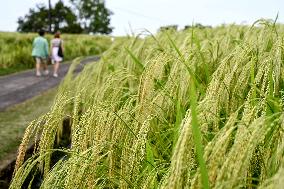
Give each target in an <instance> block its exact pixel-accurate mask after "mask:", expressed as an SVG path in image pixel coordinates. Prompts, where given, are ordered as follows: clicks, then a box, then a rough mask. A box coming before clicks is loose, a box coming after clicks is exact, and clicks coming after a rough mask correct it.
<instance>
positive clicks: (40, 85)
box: [0, 56, 99, 111]
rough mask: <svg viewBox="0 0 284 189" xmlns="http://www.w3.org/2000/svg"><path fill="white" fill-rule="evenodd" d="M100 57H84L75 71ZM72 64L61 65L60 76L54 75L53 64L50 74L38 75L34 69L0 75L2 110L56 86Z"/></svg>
mask: <svg viewBox="0 0 284 189" xmlns="http://www.w3.org/2000/svg"><path fill="white" fill-rule="evenodd" d="M98 59H99V57H96V56H93V57H88V58H85V59H83V60H82V61H81V63H80V64H79V66H78V67H77V68H76V70H75V72H77V73H78V72H80V71H81V70H82V69H83V67H84V65H86V64H88V63H91V62H94V61H97V60H98ZM70 65H71V64H61V65H60V71H59V77H58V78H54V77H52V74H51V72H52V65H50V66H49V71H50V74H49V75H48V76H41V77H36V76H35V70H34V69H33V70H28V71H24V72H20V73H16V74H12V75H8V76H2V77H0V111H3V110H5V109H6V108H7V107H9V106H12V105H15V104H18V103H21V102H24V101H25V100H27V99H29V98H32V97H34V96H36V95H38V94H40V93H41V92H43V91H46V90H48V89H50V88H53V87H55V86H56V85H58V84H59V83H60V81H61V80H62V79H63V78H64V76H65V74H66V73H67V71H68V68H69V66H70Z"/></svg>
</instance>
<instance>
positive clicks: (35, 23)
mask: <svg viewBox="0 0 284 189" xmlns="http://www.w3.org/2000/svg"><path fill="white" fill-rule="evenodd" d="M50 11H51V18H52V20H51V26H52V28H51V29H52V31H53V32H54V31H57V30H61V31H62V32H64V33H81V32H82V31H83V29H82V28H81V26H80V24H79V23H78V21H77V17H76V15H75V14H74V13H73V11H72V10H71V8H70V7H67V6H65V5H64V4H63V2H62V1H59V2H57V3H56V4H55V6H54V8H52V9H51V10H50ZM18 24H19V25H18V28H17V30H18V31H20V32H37V31H38V30H40V29H45V30H46V31H47V30H48V28H49V19H48V9H47V7H46V6H45V5H44V4H38V5H36V9H30V10H29V13H28V14H27V15H25V16H24V17H20V18H19V19H18Z"/></svg>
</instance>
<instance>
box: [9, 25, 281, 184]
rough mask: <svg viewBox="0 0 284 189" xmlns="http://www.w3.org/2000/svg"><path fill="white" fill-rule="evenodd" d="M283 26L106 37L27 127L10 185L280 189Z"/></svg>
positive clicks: (219, 28) (235, 26)
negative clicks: (64, 139) (65, 130)
mask: <svg viewBox="0 0 284 189" xmlns="http://www.w3.org/2000/svg"><path fill="white" fill-rule="evenodd" d="M283 36H284V28H283V26H281V25H276V24H275V23H273V22H269V21H265V20H259V21H258V22H257V23H256V24H255V25H253V26H251V27H250V26H237V25H228V26H220V27H216V28H212V29H211V28H206V29H198V28H190V29H188V30H185V31H164V32H160V33H158V34H156V35H155V36H153V35H149V36H147V37H145V38H141V37H139V36H137V37H129V38H123V39H118V40H115V42H114V43H113V44H112V46H111V47H110V49H108V50H107V51H105V52H104V53H103V55H102V58H101V60H100V61H99V62H98V63H96V64H91V65H88V66H87V67H85V69H84V70H83V71H82V72H81V74H79V75H78V76H77V77H73V75H72V68H71V70H70V71H69V74H68V75H67V76H66V78H65V80H64V82H63V83H62V84H61V86H60V89H59V93H58V94H57V97H56V100H55V101H54V104H53V106H52V108H51V109H50V111H49V112H48V113H47V114H45V115H42V116H41V117H39V118H38V119H36V120H34V121H33V122H31V123H30V125H29V126H28V127H27V129H26V132H25V136H24V138H23V141H22V144H21V145H20V147H19V154H18V158H17V162H16V168H15V173H14V178H13V180H12V183H11V186H10V188H15V189H17V188H20V187H21V186H22V185H23V183H24V182H25V180H26V178H27V177H30V176H31V175H35V174H36V173H37V174H40V175H41V176H42V182H41V183H40V188H145V189H146V188H147V189H148V188H162V189H180V188H192V189H195V188H216V189H217V188H218V189H220V188H224V189H225V188H282V187H283V184H284V159H283V157H284V136H283V135H284V132H283V129H284V112H283V105H284V96H283V87H284V83H283V77H284V75H283V73H284V72H283V69H282V66H283V60H284V51H283V47H284V46H283V45H284V44H283V43H284V41H283ZM75 65H76V63H74V64H73V65H72V66H73V69H74V67H75ZM65 119H69V120H70V127H71V136H70V137H71V144H70V146H69V147H68V148H60V149H56V148H54V144H55V143H57V142H58V141H57V140H58V138H59V136H60V135H61V134H62V122H63V120H65ZM31 141H39V142H37V145H36V149H35V151H34V155H33V156H32V157H31V158H29V159H28V160H27V161H24V158H25V157H24V156H25V151H26V149H27V145H28V143H29V142H31ZM57 151H61V152H64V153H65V156H64V157H63V158H61V159H60V160H59V161H58V162H57V163H56V164H53V163H52V161H51V156H52V154H53V153H54V152H57ZM32 178H33V177H32ZM32 182H33V179H31V182H30V186H32Z"/></svg>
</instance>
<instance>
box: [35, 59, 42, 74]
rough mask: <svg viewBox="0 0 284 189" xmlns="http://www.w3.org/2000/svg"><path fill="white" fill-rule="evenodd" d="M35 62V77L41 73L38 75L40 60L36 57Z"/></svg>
mask: <svg viewBox="0 0 284 189" xmlns="http://www.w3.org/2000/svg"><path fill="white" fill-rule="evenodd" d="M35 60H36V76H41V73H40V63H41V60H40V58H38V57H36V58H35Z"/></svg>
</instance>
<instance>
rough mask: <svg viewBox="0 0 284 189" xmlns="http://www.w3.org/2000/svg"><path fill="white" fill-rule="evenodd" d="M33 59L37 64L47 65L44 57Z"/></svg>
mask: <svg viewBox="0 0 284 189" xmlns="http://www.w3.org/2000/svg"><path fill="white" fill-rule="evenodd" d="M34 59H35V61H36V63H38V64H45V63H47V58H44V57H39V56H34Z"/></svg>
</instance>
